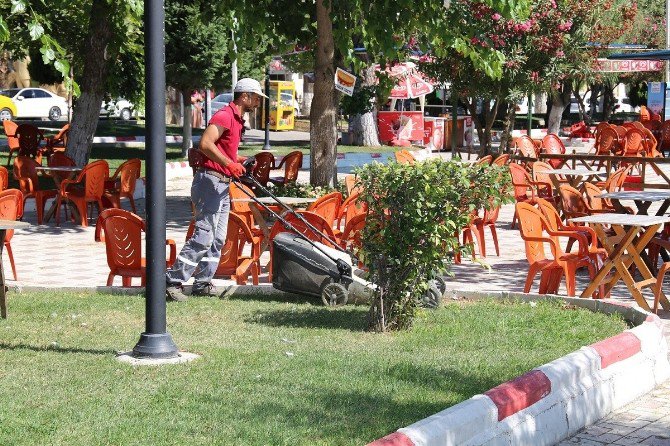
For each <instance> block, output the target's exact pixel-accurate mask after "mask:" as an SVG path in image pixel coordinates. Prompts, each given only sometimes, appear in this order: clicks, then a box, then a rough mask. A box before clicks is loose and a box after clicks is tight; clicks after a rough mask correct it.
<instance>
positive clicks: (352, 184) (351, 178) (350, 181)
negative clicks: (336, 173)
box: [344, 174, 357, 195]
mask: <svg viewBox="0 0 670 446" xmlns="http://www.w3.org/2000/svg"><path fill="white" fill-rule="evenodd" d="M344 186H345V187H346V188H347V195H351V194H353V193H354V192H355V189H357V187H356V175H353V174H349V175H347V176H345V177H344Z"/></svg>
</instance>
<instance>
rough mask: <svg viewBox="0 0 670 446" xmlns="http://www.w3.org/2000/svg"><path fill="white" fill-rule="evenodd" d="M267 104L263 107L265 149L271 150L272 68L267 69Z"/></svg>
mask: <svg viewBox="0 0 670 446" xmlns="http://www.w3.org/2000/svg"><path fill="white" fill-rule="evenodd" d="M265 95H266V96H268V97H267V98H265V106H264V107H263V111H264V113H263V115H264V116H263V122H265V144H264V145H263V150H270V149H271V147H270V68H266V69H265Z"/></svg>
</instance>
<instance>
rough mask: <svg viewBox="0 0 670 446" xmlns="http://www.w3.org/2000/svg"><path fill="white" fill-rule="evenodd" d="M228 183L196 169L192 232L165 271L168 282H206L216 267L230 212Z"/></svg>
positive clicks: (197, 284) (196, 284)
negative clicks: (175, 258)
mask: <svg viewBox="0 0 670 446" xmlns="http://www.w3.org/2000/svg"><path fill="white" fill-rule="evenodd" d="M228 192H229V183H227V182H224V181H223V180H221V179H220V178H217V177H215V176H214V175H211V174H209V173H207V172H196V173H195V176H194V177H193V184H192V185H191V200H192V201H193V204H194V205H195V232H194V233H193V236H192V237H191V238H190V239H188V241H187V242H186V244H185V245H184V247H183V248H182V249H181V251H180V252H179V255H178V256H177V261H176V262H175V264H174V265H173V266H172V267H171V268H170V269H168V270H167V273H166V281H167V283H168V286H169V285H180V284H181V283H182V282H186V281H187V280H188V279H190V278H191V277H193V278H194V279H195V283H194V287H195V288H197V287H198V286H203V285H204V284H207V283H209V282H210V281H211V280H212V277H213V276H214V273H215V272H216V268H217V267H218V266H219V258H220V257H221V248H222V247H223V244H224V243H225V241H226V232H227V231H228V214H229V212H230V196H229V194H228Z"/></svg>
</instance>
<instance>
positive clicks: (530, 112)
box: [510, 93, 533, 138]
mask: <svg viewBox="0 0 670 446" xmlns="http://www.w3.org/2000/svg"><path fill="white" fill-rule="evenodd" d="M510 107H514V104H511V105H510ZM515 116H516V115H515ZM527 129H528V137H529V138H530V137H531V136H530V132H531V130H532V129H533V93H528V127H527Z"/></svg>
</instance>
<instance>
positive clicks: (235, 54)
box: [230, 18, 267, 94]
mask: <svg viewBox="0 0 670 446" xmlns="http://www.w3.org/2000/svg"><path fill="white" fill-rule="evenodd" d="M236 26H237V18H233V29H232V30H231V31H230V33H231V35H232V38H233V57H234V59H233V66H232V73H231V74H232V81H233V82H232V83H233V86H232V88H231V89H230V91H233V90H234V89H235V84H236V83H237V42H235V27H236ZM266 94H267V93H266Z"/></svg>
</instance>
